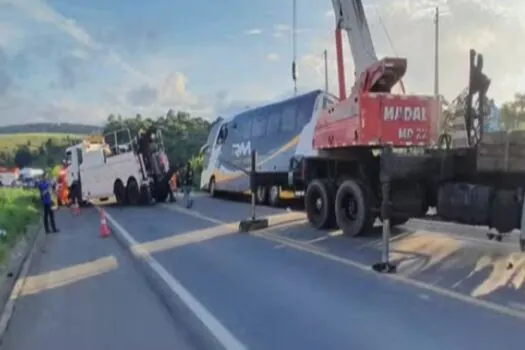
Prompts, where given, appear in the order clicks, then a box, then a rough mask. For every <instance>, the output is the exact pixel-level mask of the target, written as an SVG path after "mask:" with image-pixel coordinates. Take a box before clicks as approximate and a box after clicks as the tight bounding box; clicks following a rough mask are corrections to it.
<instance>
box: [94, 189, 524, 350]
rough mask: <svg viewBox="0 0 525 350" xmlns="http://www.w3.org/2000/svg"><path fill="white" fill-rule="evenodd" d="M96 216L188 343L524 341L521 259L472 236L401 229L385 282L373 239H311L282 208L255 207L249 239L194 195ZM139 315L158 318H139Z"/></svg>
mask: <svg viewBox="0 0 525 350" xmlns="http://www.w3.org/2000/svg"><path fill="white" fill-rule="evenodd" d="M107 212H108V214H109V219H110V222H111V223H112V224H113V227H114V228H117V229H119V231H118V232H121V231H122V232H123V233H124V236H125V237H127V238H126V239H127V240H128V243H130V242H131V243H132V244H133V250H134V251H135V253H136V254H142V256H144V255H145V254H149V256H151V257H152V258H148V259H147V260H146V265H147V266H150V267H151V270H152V271H153V273H154V274H157V275H158V277H159V278H160V279H162V280H164V281H165V282H166V285H167V286H168V289H169V292H172V293H173V294H174V295H175V296H178V297H179V298H180V300H181V301H182V302H183V303H184V304H186V305H187V307H188V309H189V310H191V311H193V312H194V314H195V315H196V318H198V319H199V320H200V321H201V322H202V324H203V325H204V327H203V328H205V329H206V330H207V331H209V334H208V335H205V334H204V333H201V334H200V336H201V337H206V336H209V335H210V334H213V335H214V336H215V337H216V338H217V339H218V341H219V342H220V343H222V344H225V345H227V346H229V348H231V349H272V350H273V349H275V350H277V349H286V350H288V349H303V350H306V349H312V350H314V349H315V350H317V349H325V350H329V349H355V350H365V349H370V350H372V349H374V350H376V349H382V350H387V349H392V350H397V349H426V350H431V349H436V350H438V349H439V350H442V349H448V350H453V349H458V350H465V349H477V350H483V349H487V350H488V349H491V350H493V349H495V348H499V347H501V348H505V349H523V346H524V344H525V287H524V286H523V284H524V282H523V281H524V280H525V260H524V259H523V255H522V254H519V253H517V252H516V251H514V245H512V246H511V245H509V244H505V243H504V244H501V245H499V246H496V245H495V244H491V243H487V242H485V241H484V240H483V238H484V236H483V235H482V233H481V231H479V230H478V231H476V230H471V233H465V232H466V230H465V228H462V227H459V226H458V227H455V226H453V225H452V226H450V225H449V226H447V225H444V226H439V225H438V226H436V224H434V223H431V224H429V223H426V222H423V221H413V222H412V221H411V222H409V223H408V224H407V225H406V226H405V227H403V228H402V229H401V230H398V232H397V236H396V238H395V239H394V240H393V249H394V252H393V254H392V258H393V259H395V260H396V261H397V262H399V263H400V272H399V273H398V274H396V275H394V276H392V277H388V276H385V275H379V274H377V273H374V272H372V271H371V270H370V268H369V265H370V264H371V263H373V262H376V261H377V259H379V257H380V255H379V250H378V249H379V243H378V242H379V237H378V236H377V235H376V236H374V235H373V234H372V237H371V238H362V239H347V238H343V237H340V235H339V233H338V232H318V231H315V230H312V229H311V228H309V227H308V225H307V224H305V222H304V215H303V214H301V213H295V212H288V211H287V210H285V209H275V208H266V207H263V208H260V210H259V211H258V212H259V213H260V214H261V215H265V216H271V220H270V223H271V224H270V226H272V227H271V229H269V230H266V231H262V232H258V233H254V234H239V233H237V230H236V223H237V221H238V220H240V219H243V218H245V217H248V216H249V214H250V208H249V205H248V204H245V203H238V202H228V201H222V200H217V199H211V198H206V197H199V198H196V200H195V203H194V207H193V208H192V209H191V210H187V209H184V208H182V207H181V206H180V205H179V204H162V205H159V206H156V207H148V208H114V207H108V208H107ZM440 230H441V231H442V232H440ZM445 230H446V231H447V232H445ZM472 232H473V233H472ZM450 233H453V235H450ZM480 236H481V237H480ZM115 283H116V282H115ZM144 293H146V292H144ZM118 311H119V312H125V310H122V309H120V308H119V309H118ZM84 312H85V311H84ZM115 317H116V316H115ZM150 317H158V315H157V316H154V315H153V316H152V315H150V314H144V315H143V317H142V319H143V320H144V321H145V322H147V323H149V322H150V321H149V318H150ZM154 322H155V321H154ZM197 336H199V335H197ZM151 341H152V343H151V348H158V347H157V346H156V343H155V342H156V338H152V340H151ZM159 342H160V343H159V344H161V345H162V344H163V341H162V340H159ZM135 348H136V347H135Z"/></svg>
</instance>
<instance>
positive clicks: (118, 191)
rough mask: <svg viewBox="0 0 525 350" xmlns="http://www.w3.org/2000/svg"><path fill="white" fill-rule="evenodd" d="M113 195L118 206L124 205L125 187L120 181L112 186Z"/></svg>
mask: <svg viewBox="0 0 525 350" xmlns="http://www.w3.org/2000/svg"><path fill="white" fill-rule="evenodd" d="M113 194H114V195H115V200H116V201H117V204H118V205H126V187H124V184H123V183H122V181H121V180H120V179H119V180H117V181H115V184H114V185H113Z"/></svg>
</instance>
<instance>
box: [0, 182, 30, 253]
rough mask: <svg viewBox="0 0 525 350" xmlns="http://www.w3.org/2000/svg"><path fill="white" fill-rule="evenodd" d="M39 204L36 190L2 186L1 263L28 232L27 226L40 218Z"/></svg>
mask: <svg viewBox="0 0 525 350" xmlns="http://www.w3.org/2000/svg"><path fill="white" fill-rule="evenodd" d="M38 205H39V198H38V194H37V192H36V191H33V190H26V189H19V188H0V263H2V262H4V259H5V258H6V256H8V254H9V251H10V249H11V248H13V247H14V246H15V244H16V243H17V242H18V240H19V239H20V238H21V237H22V236H23V235H24V234H25V233H26V229H27V226H28V225H30V224H32V223H34V222H36V221H37V220H38V212H39V208H38Z"/></svg>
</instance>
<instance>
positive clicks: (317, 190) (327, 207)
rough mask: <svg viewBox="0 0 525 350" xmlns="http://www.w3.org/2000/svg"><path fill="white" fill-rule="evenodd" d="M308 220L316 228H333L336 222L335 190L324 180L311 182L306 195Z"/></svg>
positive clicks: (305, 203) (305, 202)
mask: <svg viewBox="0 0 525 350" xmlns="http://www.w3.org/2000/svg"><path fill="white" fill-rule="evenodd" d="M304 206H305V210H306V216H307V217H308V221H310V224H312V226H313V227H315V228H316V229H326V228H331V227H332V226H333V223H334V191H333V188H332V186H331V184H330V183H329V182H328V181H324V180H314V181H312V182H310V184H309V185H308V188H307V189H306V193H305V196H304Z"/></svg>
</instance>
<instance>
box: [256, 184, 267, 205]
mask: <svg viewBox="0 0 525 350" xmlns="http://www.w3.org/2000/svg"><path fill="white" fill-rule="evenodd" d="M255 199H256V200H257V204H263V205H264V204H266V203H268V187H266V186H259V187H257V193H256V194H255Z"/></svg>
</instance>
